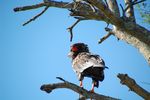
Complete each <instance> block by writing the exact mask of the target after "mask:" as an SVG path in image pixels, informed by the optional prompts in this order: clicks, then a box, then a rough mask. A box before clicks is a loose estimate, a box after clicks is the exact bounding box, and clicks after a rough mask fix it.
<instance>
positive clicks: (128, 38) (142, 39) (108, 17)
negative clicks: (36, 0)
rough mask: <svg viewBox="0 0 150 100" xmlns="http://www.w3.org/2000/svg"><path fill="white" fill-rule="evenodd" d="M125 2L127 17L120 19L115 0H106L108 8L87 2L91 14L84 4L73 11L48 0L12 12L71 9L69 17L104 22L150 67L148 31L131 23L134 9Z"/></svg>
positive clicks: (99, 2) (70, 6)
mask: <svg viewBox="0 0 150 100" xmlns="http://www.w3.org/2000/svg"><path fill="white" fill-rule="evenodd" d="M85 1H86V0H85ZM125 1H126V2H128V3H127V4H126V7H127V8H128V9H127V12H126V15H127V16H121V17H120V15H121V14H120V12H119V9H118V4H117V2H116V0H108V6H107V5H106V4H105V3H104V2H103V1H102V0H88V2H90V3H91V4H92V5H93V6H94V7H95V8H96V12H93V10H92V9H91V7H90V6H88V5H87V4H85V3H79V7H78V8H76V10H73V8H74V3H70V4H69V2H59V1H50V0H49V1H48V2H44V3H40V4H35V5H31V6H24V7H17V8H14V11H15V12H18V11H25V10H31V9H37V8H40V7H44V6H48V7H57V8H64V9H72V10H71V14H70V15H71V16H78V17H82V18H84V19H87V20H100V21H105V22H107V23H110V24H112V25H113V29H112V32H113V34H114V36H116V37H117V38H118V39H121V40H123V41H125V42H127V43H129V44H131V45H133V46H134V47H135V48H137V49H138V50H139V52H140V53H142V55H143V56H144V57H145V59H146V61H147V62H148V64H149V65H150V31H149V30H147V29H145V28H144V27H142V26H140V25H138V24H137V23H135V21H133V19H134V11H133V10H134V9H133V6H131V7H130V5H132V4H131V3H132V0H125ZM128 6H129V7H128Z"/></svg>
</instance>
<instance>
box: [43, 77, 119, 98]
mask: <svg viewBox="0 0 150 100" xmlns="http://www.w3.org/2000/svg"><path fill="white" fill-rule="evenodd" d="M61 80H62V78H61ZM59 88H67V89H70V90H73V91H74V92H77V93H79V94H81V95H83V96H85V97H86V98H87V99H88V98H93V99H96V100H119V99H116V98H113V97H109V96H105V95H101V94H97V93H91V92H90V91H87V90H85V89H84V88H81V87H79V86H77V85H75V84H73V83H70V82H68V81H66V80H64V79H63V82H61V83H54V84H45V85H42V86H41V90H42V91H45V92H47V93H50V92H52V91H53V90H55V89H59Z"/></svg>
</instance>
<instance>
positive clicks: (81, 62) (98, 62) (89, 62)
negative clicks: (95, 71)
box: [73, 52, 105, 73]
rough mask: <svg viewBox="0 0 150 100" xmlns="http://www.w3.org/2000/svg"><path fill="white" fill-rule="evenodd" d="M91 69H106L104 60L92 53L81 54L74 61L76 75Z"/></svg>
mask: <svg viewBox="0 0 150 100" xmlns="http://www.w3.org/2000/svg"><path fill="white" fill-rule="evenodd" d="M89 67H105V64H104V61H103V59H101V58H100V57H99V56H97V55H91V54H90V53H85V52H84V53H81V54H79V55H78V56H77V57H76V58H75V59H74V61H73V69H74V71H75V72H76V73H82V72H83V71H84V70H85V69H87V68H89Z"/></svg>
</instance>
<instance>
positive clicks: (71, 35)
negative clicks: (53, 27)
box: [67, 19, 81, 41]
mask: <svg viewBox="0 0 150 100" xmlns="http://www.w3.org/2000/svg"><path fill="white" fill-rule="evenodd" d="M80 21H81V19H78V20H77V21H76V22H75V23H74V24H73V25H72V26H70V27H69V28H67V29H68V31H69V32H70V41H72V39H73V28H74V27H75V26H76V25H77V24H78V23H79V22H80Z"/></svg>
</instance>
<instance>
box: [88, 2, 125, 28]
mask: <svg viewBox="0 0 150 100" xmlns="http://www.w3.org/2000/svg"><path fill="white" fill-rule="evenodd" d="M88 1H90V3H92V5H94V6H96V7H97V8H98V9H99V10H100V11H101V12H103V13H104V15H105V16H106V17H107V18H109V19H110V23H111V24H113V25H116V26H118V27H121V26H122V25H123V21H122V20H121V18H119V17H118V16H116V15H115V14H114V13H112V11H111V10H110V9H109V8H108V7H107V6H106V5H105V3H104V2H103V1H102V0H88Z"/></svg>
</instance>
